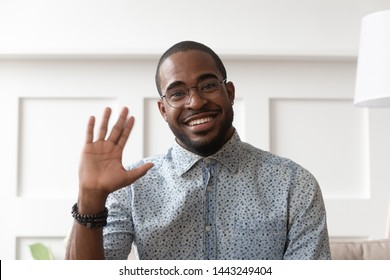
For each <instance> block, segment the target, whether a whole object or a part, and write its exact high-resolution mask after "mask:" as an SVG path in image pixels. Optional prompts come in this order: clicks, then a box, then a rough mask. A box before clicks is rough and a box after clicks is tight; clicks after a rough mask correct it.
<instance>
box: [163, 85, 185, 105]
mask: <svg viewBox="0 0 390 280" xmlns="http://www.w3.org/2000/svg"><path fill="white" fill-rule="evenodd" d="M187 95H188V89H186V88H185V87H175V88H171V89H169V90H168V91H167V92H166V94H165V96H166V99H167V101H168V103H169V104H170V105H171V106H173V107H181V106H182V105H184V103H185V102H186V100H187Z"/></svg>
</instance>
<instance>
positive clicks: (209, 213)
mask: <svg viewBox="0 0 390 280" xmlns="http://www.w3.org/2000/svg"><path fill="white" fill-rule="evenodd" d="M204 163H205V169H206V174H207V176H206V180H205V185H206V190H205V225H204V232H205V254H206V256H205V257H206V259H209V260H212V259H216V258H217V246H216V244H217V242H216V241H217V239H216V227H215V204H216V201H215V191H216V181H217V180H216V170H217V163H216V161H214V160H210V159H207V158H206V159H205V160H204Z"/></svg>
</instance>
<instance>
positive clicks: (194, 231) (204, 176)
mask: <svg viewBox="0 0 390 280" xmlns="http://www.w3.org/2000/svg"><path fill="white" fill-rule="evenodd" d="M144 162H153V163H154V167H153V168H152V169H151V170H149V171H148V173H147V174H146V175H145V176H144V177H142V178H141V179H139V180H137V181H136V182H134V183H133V184H132V185H130V186H128V187H125V188H123V189H120V190H118V191H116V192H114V193H112V194H110V196H109V198H108V200H107V203H106V205H107V207H108V209H109V217H108V224H107V226H106V227H105V228H104V248H105V254H106V258H107V259H126V258H127V256H128V254H129V253H130V250H131V244H132V243H133V242H134V243H135V245H136V247H137V252H138V256H139V258H140V259H274V260H278V259H330V257H331V256H330V250H329V239H328V232H327V225H326V213H325V207H324V202H323V198H322V194H321V190H320V188H319V186H318V183H317V181H316V180H315V178H314V177H313V176H312V174H311V173H309V172H308V171H307V170H306V169H304V168H302V167H301V166H299V165H298V164H296V163H294V162H293V161H291V160H289V159H285V158H282V157H279V156H276V155H274V154H271V153H269V152H266V151H263V150H260V149H258V148H255V147H253V146H251V145H250V144H248V143H245V142H242V141H241V140H240V138H239V136H238V134H237V132H235V133H234V135H233V136H232V138H231V139H230V140H229V141H228V142H227V143H226V144H225V145H224V146H223V147H222V149H221V150H219V151H218V152H217V153H216V154H214V155H213V156H210V157H207V158H204V157H201V156H199V155H196V154H193V153H191V152H189V151H187V150H185V149H183V148H182V147H180V146H179V145H178V144H177V143H175V144H174V145H173V146H172V147H171V148H170V149H169V150H168V152H167V154H165V155H159V156H155V157H151V158H147V159H144V160H142V161H141V162H139V163H137V164H135V165H133V166H130V168H133V167H135V166H137V165H139V164H142V163H144Z"/></svg>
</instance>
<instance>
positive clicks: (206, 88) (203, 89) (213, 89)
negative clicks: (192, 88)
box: [198, 78, 221, 100]
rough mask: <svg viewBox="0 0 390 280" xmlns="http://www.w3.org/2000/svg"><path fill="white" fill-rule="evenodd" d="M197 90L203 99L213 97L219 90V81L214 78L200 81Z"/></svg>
mask: <svg viewBox="0 0 390 280" xmlns="http://www.w3.org/2000/svg"><path fill="white" fill-rule="evenodd" d="M198 92H199V94H200V95H201V96H202V97H203V98H204V99H208V100H210V99H214V98H216V97H218V95H219V93H220V92H221V82H220V81H219V80H218V79H216V78H211V79H207V80H205V81H202V82H201V83H199V84H198Z"/></svg>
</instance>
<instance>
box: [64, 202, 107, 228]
mask: <svg viewBox="0 0 390 280" xmlns="http://www.w3.org/2000/svg"><path fill="white" fill-rule="evenodd" d="M72 217H73V218H74V219H75V220H76V221H77V222H78V223H79V224H81V225H83V226H86V227H87V228H94V229H99V228H102V227H104V226H106V225H107V217H108V209H107V207H105V208H104V211H103V212H101V213H98V214H92V215H91V214H88V215H82V214H80V213H79V211H78V208H77V203H75V204H74V205H73V207H72Z"/></svg>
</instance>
